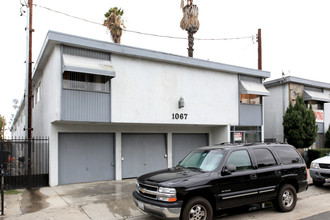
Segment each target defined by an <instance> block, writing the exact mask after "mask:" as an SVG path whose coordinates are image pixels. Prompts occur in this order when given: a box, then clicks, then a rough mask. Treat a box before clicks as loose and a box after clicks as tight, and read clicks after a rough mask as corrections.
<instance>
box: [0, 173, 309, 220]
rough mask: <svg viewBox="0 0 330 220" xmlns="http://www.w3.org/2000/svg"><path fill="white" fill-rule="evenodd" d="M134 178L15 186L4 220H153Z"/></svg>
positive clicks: (9, 198) (6, 206)
mask: <svg viewBox="0 0 330 220" xmlns="http://www.w3.org/2000/svg"><path fill="white" fill-rule="evenodd" d="M307 181H308V183H309V184H312V179H311V178H310V175H309V172H308V180H307ZM134 190H135V179H128V180H122V181H104V182H94V183H81V184H70V185H62V186H54V187H43V188H39V189H31V190H27V189H24V190H18V191H20V192H21V193H19V194H15V195H5V215H4V216H0V219H1V220H2V219H6V220H12V219H13V220H14V219H15V220H16V219H18V220H20V219H24V220H35V219H38V220H39V219H40V220H43V219H45V220H57V219H58V220H66V219H70V220H75V219H77V220H85V219H86V220H91V219H93V220H103V219H104V220H119V219H146V220H155V219H157V218H154V217H151V216H148V215H146V214H145V213H143V212H142V211H140V209H138V208H137V207H136V205H135V204H134V202H133V200H132V192H133V191H134Z"/></svg>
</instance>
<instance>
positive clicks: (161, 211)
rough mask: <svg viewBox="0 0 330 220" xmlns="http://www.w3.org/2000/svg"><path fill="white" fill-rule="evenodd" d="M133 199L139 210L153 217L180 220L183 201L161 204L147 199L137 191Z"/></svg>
mask: <svg viewBox="0 0 330 220" xmlns="http://www.w3.org/2000/svg"><path fill="white" fill-rule="evenodd" d="M133 199H134V202H135V204H136V206H137V207H138V208H139V209H141V210H142V211H144V212H146V213H149V214H151V215H154V216H157V217H160V218H167V219H179V217H180V213H181V207H182V202H181V201H177V202H174V203H164V202H159V201H155V200H150V199H146V198H144V197H143V196H141V195H140V194H139V193H138V192H136V191H134V192H133Z"/></svg>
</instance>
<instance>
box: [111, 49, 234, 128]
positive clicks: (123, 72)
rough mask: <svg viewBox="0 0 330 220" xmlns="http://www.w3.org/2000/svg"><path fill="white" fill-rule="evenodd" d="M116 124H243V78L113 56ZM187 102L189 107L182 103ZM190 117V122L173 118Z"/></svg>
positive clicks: (113, 110)
mask: <svg viewBox="0 0 330 220" xmlns="http://www.w3.org/2000/svg"><path fill="white" fill-rule="evenodd" d="M112 64H113V66H114V68H115V71H116V77H115V78H113V79H112V81H111V86H112V88H111V92H112V94H111V108H112V110H111V113H112V116H111V119H112V122H118V123H165V124H173V123H174V124H176V123H177V124H207V125H217V124H220V125H227V124H238V101H237V100H238V77H237V75H236V74H227V73H221V72H216V71H211V70H205V69H197V68H191V67H186V66H180V65H174V64H168V63H161V62H155V61H148V60H144V59H137V58H127V57H122V56H118V55H113V56H112ZM180 97H182V98H184V102H185V107H184V108H181V109H179V108H178V101H179V99H180ZM173 113H174V114H175V113H186V114H188V116H187V119H186V120H175V119H172V114H173Z"/></svg>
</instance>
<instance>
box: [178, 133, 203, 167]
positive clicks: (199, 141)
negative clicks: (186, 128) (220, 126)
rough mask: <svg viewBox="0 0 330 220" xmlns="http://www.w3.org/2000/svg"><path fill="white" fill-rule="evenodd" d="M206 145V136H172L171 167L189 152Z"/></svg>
mask: <svg viewBox="0 0 330 220" xmlns="http://www.w3.org/2000/svg"><path fill="white" fill-rule="evenodd" d="M207 145H208V134H173V166H175V165H177V164H178V163H179V161H180V160H182V159H183V158H184V157H185V156H186V155H187V154H188V153H189V152H190V151H192V150H194V149H196V148H198V147H202V146H207Z"/></svg>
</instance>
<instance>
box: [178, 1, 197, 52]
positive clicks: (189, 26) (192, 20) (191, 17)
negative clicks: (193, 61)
mask: <svg viewBox="0 0 330 220" xmlns="http://www.w3.org/2000/svg"><path fill="white" fill-rule="evenodd" d="M181 8H182V12H183V18H182V20H181V22H180V27H181V29H182V30H186V31H187V32H188V56H189V57H193V53H194V49H193V46H194V34H195V33H196V32H197V31H198V29H199V20H198V7H197V5H194V4H193V0H187V5H186V6H184V0H181Z"/></svg>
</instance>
